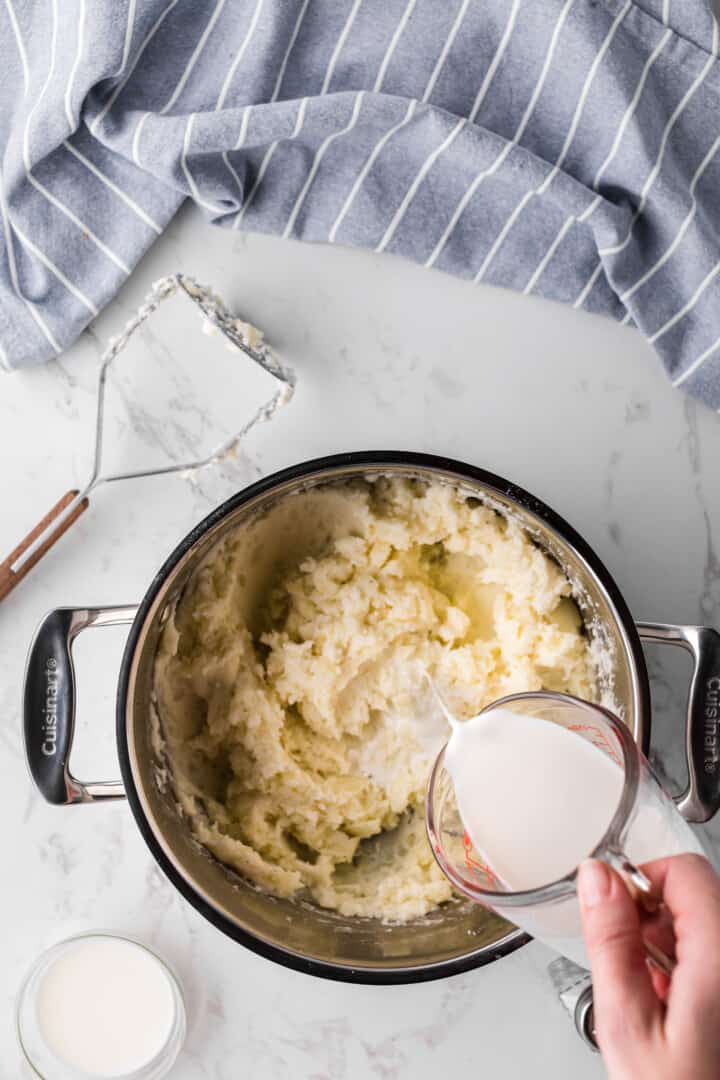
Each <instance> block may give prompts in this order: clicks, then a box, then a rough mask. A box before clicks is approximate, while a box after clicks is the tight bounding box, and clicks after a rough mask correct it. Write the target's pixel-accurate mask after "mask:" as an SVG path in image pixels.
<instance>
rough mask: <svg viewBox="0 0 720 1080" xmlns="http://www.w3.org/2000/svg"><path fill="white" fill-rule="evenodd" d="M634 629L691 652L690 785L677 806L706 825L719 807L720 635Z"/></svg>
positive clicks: (707, 630)
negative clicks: (705, 822)
mask: <svg viewBox="0 0 720 1080" xmlns="http://www.w3.org/2000/svg"><path fill="white" fill-rule="evenodd" d="M637 627H638V631H639V633H640V638H641V639H642V640H643V641H654V642H659V643H664V644H667V645H679V646H680V648H683V649H686V650H687V651H688V652H689V653H691V654H692V657H693V673H692V677H691V679H690V689H689V691H688V704H687V721H686V731H685V753H686V756H687V768H688V786H687V789H686V790H685V791H684V792H683V793H682V795H680V796H679V797H678V798H677V799H676V800H675V802H676V803H677V807H678V810H679V811H680V813H681V814H682V815H683V817H684V818H685V819H686V820H687V821H692V822H695V823H698V824H699V823H701V822H703V821H709V820H710V818H711V817H712V816H713V815H714V814H715V813H717V811H718V810H719V809H720V634H719V633H718V632H717V631H716V630H713V629H712V628H711V627H709V626H676V625H674V624H669V623H638V624H637Z"/></svg>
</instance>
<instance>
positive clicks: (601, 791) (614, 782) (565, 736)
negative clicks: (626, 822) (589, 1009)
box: [445, 708, 702, 966]
mask: <svg viewBox="0 0 720 1080" xmlns="http://www.w3.org/2000/svg"><path fill="white" fill-rule="evenodd" d="M452 729H453V730H452V735H451V738H450V742H449V743H448V746H447V749H446V752H445V767H446V769H447V771H448V772H449V774H450V776H451V778H452V781H453V786H454V789H455V796H456V799H457V805H458V810H459V812H460V817H461V818H462V821H463V824H464V826H465V828H466V830H467V832H468V834H469V836H470V839H471V840H472V843H473V845H474V847H475V848H476V850H477V851H478V853H479V854H480V855H481V856H482V858H483V859H484V860H485V862H486V863H487V864H488V866H489V867H490V868H491V869H492V871H493V872H494V873H495V875H496V876H497V877H498V878H499V879H500V881H501V882H502V883H503V884H504V885H505V887H506V888H507V889H508V890H509V891H512V892H516V891H521V890H525V889H533V888H537V887H539V886H542V885H547V884H549V883H550V882H552V881H556V880H557V879H558V878H561V877H564V876H565V875H566V874H568V873H570V872H571V871H572V870H574V869H575V867H577V866H578V864H579V863H581V862H582V861H583V859H586V858H587V857H588V856H589V855H590V854H591V852H592V851H593V850H594V849H595V848H596V847H597V845H598V844H599V843H600V841H601V840H602V839H603V837H604V835H605V833H606V832H607V829H608V826H609V825H610V822H611V820H612V818H613V816H614V814H615V811H616V809H617V807H618V804H619V802H620V796H621V793H622V790H623V785H624V779H625V777H624V771H623V768H622V766H621V765H620V764H618V763H616V762H615V761H614V760H613V759H612V758H610V757H608V756H607V754H606V753H604V752H603V751H602V750H600V749H598V748H597V747H596V746H595V745H593V743H591V742H589V741H587V740H586V739H584V738H583V737H582V736H580V735H578V734H576V733H575V732H573V731H570V730H568V729H567V728H564V727H562V726H561V725H560V724H556V723H552V722H550V721H548V720H545V719H542V718H540V717H537V716H528V715H526V714H523V713H520V712H517V713H515V712H513V711H512V709H510V708H498V709H495V710H490V711H489V712H488V713H481V714H480V715H479V716H476V717H474V718H473V719H471V720H467V721H465V722H458V721H455V722H453V724H452ZM624 851H625V854H626V855H627V856H628V858H629V859H630V860H631V861H633V862H634V863H636V864H637V863H642V862H647V861H649V860H650V859H656V858H659V857H661V856H663V855H676V854H680V853H681V852H686V851H694V852H701V851H702V848H701V847H700V844H699V843H698V841H697V839H696V837H695V836H694V834H693V833H692V832H691V830H690V828H689V826H688V825H687V823H686V822H685V821H684V819H683V818H682V817H681V816H680V814H679V813H678V812H677V810H676V809H675V807H674V806H673V804H672V803H671V802H670V801H669V800H668V799H665V798H664V797H660V792H659V791H658V792H657V793H656V792H655V791H648V792H647V793H645V792H643V791H641V792H640V795H639V798H638V804H637V807H636V810H635V812H634V813H633V814H632V815H631V819H630V827H629V830H628V833H627V837H626V840H625V843H624ZM501 897H502V893H499V894H498V903H497V904H493V907H495V910H497V911H499V912H500V913H501V914H503V915H504V916H506V917H507V918H508V919H509V920H510V921H511V922H514V923H516V924H518V925H520V926H522V927H523V929H525V930H528V931H529V932H530V933H531V934H532V935H533V936H534V937H537V938H540V939H541V940H544V941H545V942H546V943H547V944H549V945H552V946H553V948H555V949H557V951H558V952H561V953H562V954H563V955H565V956H568V957H570V958H571V959H573V960H575V961H576V962H577V963H580V964H583V965H584V966H588V961H587V954H586V952H585V947H584V943H583V940H582V931H581V926H580V909H579V905H578V902H577V898H576V897H575V896H573V897H570V898H568V899H565V900H561V901H555V902H548V903H544V904H537V905H533V906H528V907H524V908H509V907H508V908H504V909H503V907H502V903H501Z"/></svg>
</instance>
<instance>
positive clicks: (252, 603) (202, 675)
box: [155, 478, 595, 921]
mask: <svg viewBox="0 0 720 1080" xmlns="http://www.w3.org/2000/svg"><path fill="white" fill-rule="evenodd" d="M570 593H571V590H570V585H569V583H568V581H567V579H566V578H565V576H564V575H563V573H562V571H561V570H560V568H559V567H558V565H557V564H556V563H555V562H554V561H553V560H552V559H550V558H549V557H548V556H547V555H546V554H545V553H544V552H543V551H541V550H540V549H539V548H538V547H537V546H536V545H535V544H534V543H533V542H532V541H531V539H530V538H529V537H528V535H527V533H526V532H525V531H524V530H523V529H522V527H521V526H520V525H518V524H517V523H516V522H514V521H512V520H511V519H508V518H505V517H504V516H502V515H500V514H499V513H497V512H496V511H495V510H493V509H491V508H489V507H487V506H485V505H483V504H482V503H481V502H479V501H478V500H477V499H473V498H468V497H467V495H466V494H465V493H463V492H461V491H460V490H459V489H457V488H455V487H454V486H452V485H450V484H447V483H444V482H440V481H437V482H432V483H426V482H421V481H416V480H406V479H386V478H382V479H376V480H373V481H370V480H367V481H366V480H363V481H351V482H345V483H343V484H340V483H335V484H332V483H328V484H326V485H324V486H321V487H316V488H314V489H309V490H307V491H305V492H302V493H300V494H296V495H292V496H288V497H285V498H284V499H280V500H279V501H278V502H277V503H276V504H275V505H274V506H273V507H272V508H271V509H270V510H269V511H267V512H266V513H265V514H263V515H262V516H258V517H256V518H255V519H254V520H252V521H250V522H249V523H247V524H245V525H244V526H243V527H242V528H238V529H236V530H235V531H234V532H232V533H230V534H229V535H228V536H226V537H225V538H224V539H222V540H221V541H220V542H219V543H218V544H217V546H216V547H215V548H214V549H213V550H212V551H211V553H210V554H209V555H208V556H207V557H206V559H205V562H204V563H203V565H202V566H201V568H200V569H199V570H198V571H197V573H196V574H195V576H194V578H193V580H192V582H191V583H190V585H189V586H188V587H187V588H186V590H185V593H184V595H183V597H182V599H181V601H180V603H179V605H178V607H177V609H176V611H175V613H174V616H173V617H172V618H171V619H170V620H169V622H168V624H167V625H166V627H165V629H164V631H163V635H162V638H161V642H160V648H159V651H158V655H157V659H156V666H155V689H156V694H157V701H158V709H159V715H160V721H161V726H162V735H163V738H164V741H165V745H166V751H167V758H168V762H169V764H170V767H171V771H172V774H173V783H174V788H175V794H176V797H177V799H178V801H179V803H180V805H181V807H182V810H183V812H184V813H185V814H186V815H187V817H188V819H189V821H190V822H191V827H192V829H193V831H194V833H195V836H196V838H197V839H198V840H199V841H200V842H201V843H202V844H203V845H205V847H206V848H208V849H209V850H210V851H211V852H212V853H213V854H214V855H216V856H217V858H218V859H220V860H221V861H222V862H223V863H225V864H226V865H227V866H229V867H232V868H233V869H235V870H237V871H239V872H240V874H242V875H243V876H244V877H246V878H248V879H249V880H251V881H252V882H254V883H256V884H257V885H259V886H261V887H262V888H265V889H267V890H268V891H270V892H272V893H274V894H276V895H278V896H294V895H303V896H305V897H306V898H309V899H312V900H314V901H315V902H316V903H317V904H320V905H321V906H322V907H325V908H330V909H333V910H335V911H338V912H341V913H342V914H344V915H350V916H354V915H366V916H376V917H379V918H383V919H386V920H400V921H405V920H407V919H410V918H414V917H416V916H420V915H423V914H425V913H427V912H428V911H430V910H431V909H432V908H434V907H436V906H437V905H438V904H441V903H443V902H444V901H446V900H448V899H450V896H451V889H450V886H449V884H448V883H447V881H446V879H445V878H444V877H443V875H442V874H441V872H440V870H439V868H438V867H437V866H436V864H435V861H434V859H433V856H432V853H431V851H430V847H429V845H428V842H427V839H426V836H425V828H424V821H423V813H422V805H423V798H424V793H425V786H426V783H427V779H428V774H429V771H430V768H431V765H432V762H433V760H434V758H435V756H436V754H437V752H438V751H439V749H440V747H441V746H442V745H443V743H444V742H445V740H446V738H447V736H448V726H447V722H446V721H445V719H444V717H443V716H442V714H441V710H440V709H439V708H438V706H437V704H436V703H435V702H434V701H433V699H432V695H431V694H430V693H429V691H428V690H427V684H426V681H425V679H424V673H425V672H427V673H428V674H429V675H430V676H431V678H432V679H433V680H435V681H436V683H437V685H438V686H439V687H440V688H441V689H442V691H443V693H444V695H445V696H446V698H447V700H448V702H449V704H450V706H451V707H452V709H453V711H454V712H455V713H456V714H457V715H460V716H472V715H475V714H476V713H478V712H479V711H480V709H482V708H483V707H484V706H485V705H487V704H489V703H490V702H491V701H493V700H495V699H497V698H499V697H502V696H504V695H506V694H510V693H515V692H518V691H523V690H539V689H543V688H545V689H552V690H563V691H566V692H569V693H572V694H576V695H578V696H579V697H584V698H592V697H594V684H595V676H594V668H593V664H592V661H591V657H590V651H589V647H588V640H587V638H586V636H585V635H584V633H583V629H582V625H581V620H580V616H579V613H578V611H577V608H576V607H575V605H574V603H573V601H572V599H571V596H570Z"/></svg>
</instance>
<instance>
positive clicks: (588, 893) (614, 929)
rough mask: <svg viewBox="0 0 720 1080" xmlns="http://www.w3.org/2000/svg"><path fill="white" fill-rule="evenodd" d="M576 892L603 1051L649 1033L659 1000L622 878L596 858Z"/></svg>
mask: <svg viewBox="0 0 720 1080" xmlns="http://www.w3.org/2000/svg"><path fill="white" fill-rule="evenodd" d="M578 896H579V899H580V911H581V915H582V925H583V933H584V935H585V942H586V945H587V951H588V955H589V957H590V964H591V967H592V977H593V1000H594V1009H595V1026H596V1029H597V1032H598V1041H599V1042H600V1045H601V1048H602V1049H603V1052H606V1048H607V1047H609V1046H612V1049H613V1050H617V1049H619V1048H622V1046H623V1045H626V1044H628V1043H630V1042H632V1043H634V1044H635V1049H636V1050H637V1049H638V1047H637V1041H638V1039H642V1037H643V1035H649V1034H650V1032H651V1030H652V1028H653V1027H654V1026H655V1023H656V1022H657V1020H658V1017H659V1016H660V1015H661V1005H660V1002H659V1001H658V998H657V995H656V994H655V991H654V989H653V985H652V981H651V978H650V973H649V972H648V969H647V964H646V962H645V950H644V947H643V940H642V934H641V932H640V915H639V913H638V909H637V906H636V904H635V901H634V900H633V899H632V897H631V896H630V893H629V892H628V890H627V887H626V886H625V884H624V882H623V880H622V878H620V877H619V876H618V875H617V874H616V873H615V872H614V871H613V870H611V869H610V867H609V866H608V865H607V864H606V863H604V862H600V861H599V860H596V859H588V860H587V861H586V862H584V863H583V864H582V866H581V867H580V873H579V876H578Z"/></svg>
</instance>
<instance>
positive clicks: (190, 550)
mask: <svg viewBox="0 0 720 1080" xmlns="http://www.w3.org/2000/svg"><path fill="white" fill-rule="evenodd" d="M380 474H382V475H389V474H393V475H401V476H409V477H417V478H421V479H434V480H441V481H445V482H448V483H452V484H454V485H457V486H459V487H460V488H461V489H462V490H464V491H466V492H467V494H468V496H473V497H476V498H480V499H482V500H484V501H488V502H490V504H491V505H493V506H495V507H496V508H497V509H499V510H501V511H503V512H504V513H506V514H508V515H510V516H512V517H513V518H514V519H516V520H518V521H519V522H521V523H522V525H523V526H524V528H525V529H526V530H527V531H528V533H529V534H530V535H531V536H532V537H533V538H534V539H535V540H536V542H537V543H538V544H539V545H540V546H541V547H542V548H543V549H544V550H546V551H547V552H548V553H549V554H550V555H551V556H552V557H553V558H555V559H556V560H557V561H558V562H559V563H560V565H561V566H562V568H563V569H564V571H565V573H566V574H567V575H568V577H569V579H570V581H571V582H572V583H573V589H574V593H575V598H576V600H577V603H578V604H579V606H580V608H581V611H582V614H583V617H584V620H585V624H586V626H587V629H588V633H589V634H590V636H591V638H593V639H594V640H595V642H596V643H597V645H598V647H600V648H602V651H603V655H604V656H605V657H607V658H608V663H607V665H606V668H607V670H606V671H605V673H604V678H605V679H606V680H607V683H608V686H609V688H610V689H611V690H612V693H613V695H614V699H615V701H616V702H617V705H618V709H619V710H620V712H621V714H622V717H623V719H624V720H625V722H626V723H627V725H628V727H629V728H630V730H631V731H632V733H633V735H634V737H635V739H636V740H637V742H638V743H639V744H640V745H641V746H642V748H643V749H644V750H645V751H647V750H648V747H649V742H650V696H649V688H648V675H647V668H646V666H645V660H644V657H643V653H642V647H641V643H640V642H641V638H646V639H648V640H654V641H665V642H668V643H669V644H674V645H680V646H682V647H683V648H686V649H689V650H690V651H691V652H692V654H693V657H694V672H693V677H692V682H691V686H690V694H689V701H688V716H687V737H686V738H687V742H686V747H687V759H688V772H689V785H688V789H687V791H686V792H685V793H684V794H683V796H682V797H681V798H680V799H679V806H680V809H681V810H682V812H683V813H684V814H685V816H686V817H687V818H688V819H689V820H691V821H704V820H706V819H707V818H708V817H710V816H711V815H712V814H713V813H714V811H715V810H716V809H717V807H718V803H719V801H720V784H719V781H720V732H719V730H718V715H719V713H720V704H719V702H720V635H718V634H716V633H715V631H714V630H711V629H709V628H706V627H680V626H669V625H668V626H665V625H657V624H642V625H639V626H637V627H636V625H635V624H634V622H633V620H632V618H631V616H630V613H629V611H628V609H627V607H626V605H625V602H624V601H623V598H622V596H621V594H620V592H619V590H618V588H617V586H616V585H615V583H614V582H613V580H612V578H611V577H610V575H609V573H608V572H607V570H606V569H605V567H604V566H603V565H602V563H601V562H600V560H599V559H598V558H597V556H596V555H595V554H594V552H593V551H592V549H591V548H590V547H589V546H588V544H586V543H585V541H584V540H583V539H582V538H581V537H580V536H579V535H578V534H577V533H576V532H575V531H574V530H573V529H572V528H571V527H570V526H569V525H568V524H567V523H566V522H564V521H563V520H562V519H561V518H560V517H558V515H557V514H555V513H554V511H552V510H550V509H549V508H548V507H547V506H545V505H544V504H543V503H541V502H540V501H539V500H538V499H536V498H534V496H532V495H529V494H528V493H527V492H525V491H523V490H522V489H520V488H518V487H517V486H516V485H515V484H512V483H510V482H508V481H507V480H503V479H501V478H500V477H498V476H493V475H491V474H490V473H487V472H484V471H483V470H481V469H476V468H474V467H473V466H470V465H464V464H461V463H460V462H456V461H449V460H446V459H444V458H439V457H433V456H430V455H427V454H409V453H398V452H394V451H391V452H388V453H381V452H380V453H355V454H341V455H338V456H335V457H329V458H323V459H321V460H317V461H311V462H308V463H306V464H303V465H298V466H295V467H294V468H291V469H286V470H284V471H283V472H280V473H276V474H275V475H274V476H270V477H268V478H267V479H265V480H261V481H260V482H259V483H257V484H253V485H252V486H251V487H249V488H247V489H246V490H245V491H242V492H240V493H239V494H237V495H235V496H234V497H233V498H231V499H229V500H228V501H227V502H226V503H224V504H223V505H222V506H221V507H219V508H218V509H217V510H216V511H215V512H214V513H212V514H211V515H210V516H209V517H208V518H206V519H205V521H203V522H202V523H201V524H200V525H198V526H197V528H195V529H194V530H193V531H192V532H191V533H190V534H189V535H188V536H187V537H186V538H185V540H183V542H182V543H181V544H180V545H179V546H178V547H177V548H176V549H175V551H174V552H173V553H172V555H171V556H170V557H169V559H167V561H166V562H165V564H164V565H163V566H162V568H161V569H160V571H159V572H158V573H157V575H156V576H155V578H154V580H153V581H152V583H151V584H150V587H149V589H148V591H147V593H146V594H145V597H144V599H143V601H142V602H141V604H140V605H139V607H137V608H135V607H120V608H61V609H59V610H57V611H53V612H52V613H51V614H50V615H48V616H47V618H46V619H45V620H44V621H43V623H42V624H41V626H40V628H39V630H38V632H37V634H36V637H35V640H34V642H33V644H32V646H31V649H30V655H29V659H28V666H27V672H26V680H25V700H24V724H25V744H26V752H27V758H28V763H29V766H30V771H31V774H32V777H33V779H34V781H35V783H36V785H37V787H38V788H39V790H40V791H41V793H42V794H43V795H44V797H45V798H46V799H47V800H48V801H49V802H52V803H57V804H64V805H67V804H72V803H89V802H97V801H99V800H102V799H108V798H111V799H112V798H122V797H127V799H128V801H129V803H130V806H131V809H132V811H133V814H134V815H135V819H136V821H137V824H138V827H139V829H140V831H141V833H142V834H143V836H144V838H145V840H146V841H147V844H148V846H149V848H150V850H151V852H152V854H153V856H154V857H155V859H156V860H157V862H158V864H159V865H160V866H161V867H162V869H163V870H164V872H165V873H166V875H167V876H168V878H169V879H170V880H171V881H172V883H173V884H174V885H175V886H176V887H177V888H178V889H179V891H180V892H181V893H182V895H183V896H184V897H185V898H186V899H187V900H188V901H189V902H190V903H191V904H193V906H194V907H195V908H197V910H198V911H200V912H201V913H202V914H203V915H204V916H205V917H206V918H207V919H209V921H210V922H212V923H213V924H214V925H215V926H217V927H218V928H219V929H220V930H222V931H223V932H224V933H226V934H227V935H228V936H229V937H231V938H233V939H235V940H236V941H239V942H241V943H242V944H244V945H247V946H248V947H249V948H251V949H253V950H254V951H255V952H258V953H260V954H262V955H264V956H268V957H270V958H271V959H273V960H276V961H279V962H281V963H283V964H286V965H287V966H289V967H293V968H296V969H298V970H300V971H305V972H308V973H311V974H315V975H322V976H325V977H329V978H335V979H342V980H346V981H356V982H366V983H398V982H416V981H421V980H425V979H433V978H440V977H443V976H446V975H450V974H453V973H456V972H460V971H466V970H468V969H470V968H474V967H478V966H479V965H481V964H486V963H488V962H489V961H491V960H496V959H498V958H499V957H501V956H504V955H506V954H507V953H509V952H511V951H513V950H514V949H517V948H519V947H520V946H521V945H523V944H525V942H526V941H528V940H529V939H528V936H527V935H526V934H524V933H522V932H521V931H519V930H517V929H515V928H514V927H511V926H510V925H509V924H508V923H506V922H504V921H502V920H501V919H500V918H499V917H497V916H496V915H494V914H492V913H490V912H488V911H486V910H485V909H484V908H481V907H478V906H475V905H472V904H470V903H469V902H465V903H463V902H460V901H458V902H453V903H451V904H449V905H446V907H445V908H444V909H442V910H439V911H437V912H435V913H432V914H430V915H428V916H426V917H425V918H423V919H418V920H416V921H415V922H412V923H410V924H407V925H403V926H390V925H384V924H383V923H381V922H380V921H379V920H375V919H350V918H345V917H342V916H340V915H336V914H334V913H331V912H327V911H323V910H321V909H319V908H318V907H315V906H313V905H310V904H308V903H304V902H298V901H291V900H280V899H277V898H275V897H271V896H268V895H266V894H265V893H263V892H261V891H259V890H258V889H256V888H255V887H253V886H251V885H249V884H248V883H246V882H245V881H243V880H242V879H240V878H239V877H238V876H237V875H236V874H233V873H232V872H230V871H228V870H227V869H226V868H225V867H223V866H222V865H221V864H220V863H219V862H218V861H216V860H215V859H214V858H212V857H211V856H209V855H208V854H207V852H205V851H204V850H203V849H201V848H200V847H199V845H198V844H197V843H196V842H195V841H194V840H193V839H192V837H191V835H190V833H189V830H188V828H187V825H186V824H185V823H184V822H183V821H182V819H181V818H180V816H179V815H178V812H177V810H176V806H175V802H174V799H173V797H172V792H171V791H170V790H168V789H167V787H165V789H164V790H161V787H162V785H161V786H158V783H157V761H156V759H155V756H154V752H153V747H152V742H151V708H152V671H153V660H154V656H155V652H156V647H157V642H158V637H159V634H160V632H161V629H162V626H163V623H164V621H165V619H166V618H167V616H168V614H169V612H170V611H171V610H172V608H173V605H174V604H176V602H177V600H178V598H179V597H180V595H181V594H182V591H183V589H184V587H185V585H186V583H187V582H188V580H189V578H190V577H191V575H192V574H193V572H194V571H195V569H196V568H197V567H198V565H199V564H200V562H201V560H203V559H204V558H205V556H206V555H207V553H208V551H209V549H210V548H211V547H212V546H213V545H214V544H215V543H217V541H218V540H219V539H220V537H222V536H224V535H225V534H226V533H227V532H228V531H229V530H234V529H238V528H242V527H243V524H244V523H247V522H248V521H250V520H257V517H258V515H262V514H263V513H264V512H265V511H267V510H268V509H269V508H270V507H274V506H276V505H277V504H278V502H279V501H280V500H283V499H284V498H285V497H286V496H288V495H289V494H291V493H295V492H297V491H298V490H303V489H307V488H309V487H313V486H315V485H322V484H328V483H338V482H342V481H344V480H348V479H350V478H353V477H358V476H370V477H372V476H376V475H380ZM268 539H269V542H270V543H271V544H276V545H277V547H278V551H281V550H282V549H283V548H284V549H285V550H287V543H288V539H287V533H285V534H283V535H278V536H275V537H270V538H268ZM294 542H295V537H293V543H294ZM254 587H255V588H257V587H262V583H258V582H255V583H254ZM123 622H125V623H132V626H131V629H130V634H129V637H128V641H127V645H126V648H125V653H124V657H123V661H122V668H121V672H120V681H119V685H118V692H117V746H118V754H119V758H120V766H121V771H122V782H115V783H104V782H103V783H99V782H93V783H88V782H82V781H80V780H77V779H76V778H75V777H74V776H73V775H72V773H71V771H70V760H69V759H70V751H71V748H72V740H73V727H74V711H75V699H76V688H75V676H74V671H73V662H72V643H73V641H74V639H75V637H76V636H77V634H78V633H79V632H80V631H81V630H84V629H86V628H88V627H91V626H107V625H111V624H114V623H123Z"/></svg>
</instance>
